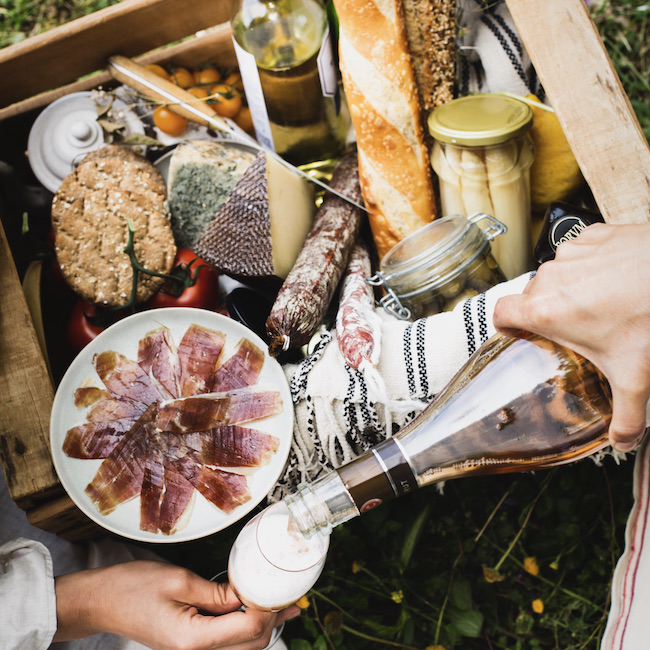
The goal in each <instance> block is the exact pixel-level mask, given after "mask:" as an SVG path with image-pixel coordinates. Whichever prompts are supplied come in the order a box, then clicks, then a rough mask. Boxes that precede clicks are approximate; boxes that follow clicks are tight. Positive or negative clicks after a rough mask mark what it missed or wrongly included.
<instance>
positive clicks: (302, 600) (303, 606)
mask: <svg viewBox="0 0 650 650" xmlns="http://www.w3.org/2000/svg"><path fill="white" fill-rule="evenodd" d="M296 605H298V607H300V609H307V608H308V607H309V598H307V596H303V597H302V598H300V599H299V600H297V601H296Z"/></svg>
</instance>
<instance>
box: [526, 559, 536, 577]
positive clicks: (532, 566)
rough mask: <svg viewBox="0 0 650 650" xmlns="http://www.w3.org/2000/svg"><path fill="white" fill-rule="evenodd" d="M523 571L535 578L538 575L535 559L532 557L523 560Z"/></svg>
mask: <svg viewBox="0 0 650 650" xmlns="http://www.w3.org/2000/svg"><path fill="white" fill-rule="evenodd" d="M524 571H526V573H530V575H531V576H536V575H538V574H539V564H537V559H536V558H534V557H527V558H524Z"/></svg>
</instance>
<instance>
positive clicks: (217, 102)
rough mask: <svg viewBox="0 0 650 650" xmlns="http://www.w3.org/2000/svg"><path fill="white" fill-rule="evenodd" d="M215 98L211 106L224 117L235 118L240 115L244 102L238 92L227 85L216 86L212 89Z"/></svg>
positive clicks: (211, 92) (211, 93)
mask: <svg viewBox="0 0 650 650" xmlns="http://www.w3.org/2000/svg"><path fill="white" fill-rule="evenodd" d="M210 95H211V96H212V97H213V99H212V100H211V105H212V108H214V110H215V111H216V112H217V113H218V114H219V115H221V116H222V117H235V115H237V113H239V111H240V109H241V107H242V104H243V100H242V98H241V95H240V94H239V93H238V91H237V90H233V88H231V87H230V86H227V85H226V84H215V85H214V86H212V88H210Z"/></svg>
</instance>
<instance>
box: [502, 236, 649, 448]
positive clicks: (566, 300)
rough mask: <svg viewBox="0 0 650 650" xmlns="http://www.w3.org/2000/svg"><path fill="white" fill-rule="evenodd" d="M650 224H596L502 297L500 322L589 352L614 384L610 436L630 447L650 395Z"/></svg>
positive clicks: (638, 434) (615, 442)
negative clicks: (516, 290)
mask: <svg viewBox="0 0 650 650" xmlns="http://www.w3.org/2000/svg"><path fill="white" fill-rule="evenodd" d="M649 246H650V224H636V225H606V224H593V225H591V226H589V227H588V228H586V229H585V230H583V231H582V232H581V233H580V235H579V236H578V237H577V238H576V239H574V240H571V241H568V242H564V243H563V244H561V245H560V246H559V248H558V250H557V253H556V256H555V259H554V260H552V261H549V262H546V263H544V264H542V265H541V266H540V268H539V270H538V271H537V274H536V275H535V277H534V278H533V279H532V280H531V281H530V282H529V283H528V285H527V286H526V288H525V289H524V291H523V293H522V294H520V295H512V296H506V297H504V298H501V299H500V300H499V301H498V302H497V304H496V307H495V310H494V325H495V327H496V328H497V329H500V330H504V329H523V330H527V331H530V332H533V333H535V334H539V335H541V336H544V337H546V338H548V339H552V340H554V341H556V342H557V343H559V344H561V345H564V346H566V347H568V348H571V349H573V350H575V351H576V352H578V353H579V354H581V355H582V356H584V357H585V358H587V359H589V361H591V362H592V363H593V364H594V365H595V366H596V367H597V368H599V369H600V370H601V372H603V374H604V375H605V376H606V377H607V379H608V381H609V383H610V386H611V388H612V397H613V414H612V421H611V425H610V428H609V437H610V441H611V443H612V445H613V446H614V448H615V449H617V450H619V451H623V452H627V451H631V450H632V449H633V448H634V447H635V446H636V445H637V444H638V443H639V441H640V440H641V437H642V435H643V432H644V430H645V427H646V404H647V402H648V398H650V300H648V286H650V258H649V257H648V250H649Z"/></svg>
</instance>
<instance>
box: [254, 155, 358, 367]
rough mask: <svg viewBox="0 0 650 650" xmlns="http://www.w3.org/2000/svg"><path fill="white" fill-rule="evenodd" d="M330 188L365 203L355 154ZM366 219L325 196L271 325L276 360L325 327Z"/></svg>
mask: <svg viewBox="0 0 650 650" xmlns="http://www.w3.org/2000/svg"><path fill="white" fill-rule="evenodd" d="M330 185H331V186H332V187H333V188H334V189H335V190H337V191H338V192H340V193H341V194H343V195H345V196H348V197H349V198H350V199H352V200H353V201H355V202H356V203H360V202H361V201H362V198H361V187H360V185H359V171H358V167H357V154H356V151H353V152H350V153H348V154H346V155H345V156H343V157H342V158H341V160H339V162H338V163H337V165H336V167H335V168H334V173H333V175H332V180H331V182H330ZM364 219H365V213H364V212H363V210H361V209H360V208H358V207H356V206H354V205H352V204H351V203H348V202H347V201H344V200H343V199H341V198H339V197H338V196H336V195H334V194H326V195H325V198H324V199H323V203H322V204H321V206H320V208H319V209H318V210H317V212H316V215H315V216H314V222H313V224H312V226H311V229H310V230H309V233H308V234H307V237H306V238H305V243H304V244H303V247H302V249H301V251H300V254H299V255H298V258H297V259H296V261H295V263H294V265H293V267H292V269H291V271H290V272H289V274H288V275H287V277H286V279H285V281H284V282H283V284H282V287H280V291H279V292H278V295H277V297H276V299H275V302H274V303H273V306H272V308H271V312H270V313H269V316H268V318H267V320H266V333H267V335H268V344H269V352H270V353H271V354H272V355H274V356H277V355H278V354H279V353H280V352H282V351H286V350H288V349H289V348H297V347H301V346H302V345H304V344H305V343H308V342H309V340H310V339H311V337H312V336H313V335H314V333H315V332H316V330H317V329H318V326H319V325H320V324H321V322H322V320H323V317H324V316H325V313H326V312H327V309H328V307H329V305H330V302H331V300H332V298H333V296H334V293H335V291H336V287H337V286H338V283H339V281H340V279H341V276H342V275H343V272H344V270H345V267H346V266H347V263H348V259H349V257H350V252H351V250H352V247H353V246H354V244H355V242H356V240H357V237H358V235H359V230H360V228H361V225H362V223H363V220H364Z"/></svg>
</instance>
